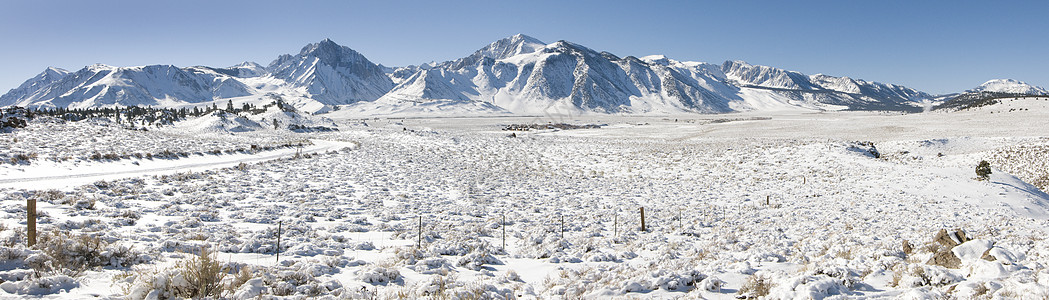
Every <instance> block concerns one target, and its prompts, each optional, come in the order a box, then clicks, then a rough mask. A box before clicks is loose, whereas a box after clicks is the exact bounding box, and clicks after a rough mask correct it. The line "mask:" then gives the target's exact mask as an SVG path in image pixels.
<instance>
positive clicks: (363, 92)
mask: <svg viewBox="0 0 1049 300" xmlns="http://www.w3.org/2000/svg"><path fill="white" fill-rule="evenodd" d="M268 69H269V71H270V72H272V73H273V76H274V77H276V78H279V79H283V80H284V81H286V82H287V83H288V85H289V86H290V87H293V88H304V89H305V91H306V93H307V94H308V95H309V96H310V98H312V99H314V100H317V101H319V102H321V103H324V104H330V105H335V104H350V103H355V102H359V101H372V100H375V99H378V98H379V97H381V96H382V95H383V94H386V92H388V91H390V89H391V88H393V81H391V80H390V78H389V77H387V76H386V74H385V73H384V72H383V69H382V68H380V67H379V66H378V65H376V64H374V63H372V62H371V61H369V60H368V59H367V58H365V57H364V55H361V54H360V53H357V51H353V49H350V48H349V47H345V46H340V45H338V44H336V43H335V42H333V41H332V40H329V39H325V40H323V41H320V42H319V43H314V44H309V45H306V47H303V48H302V51H300V52H299V54H297V55H288V54H285V55H281V56H280V57H278V58H277V59H276V60H274V61H273V62H272V63H270V66H269V68H268Z"/></svg>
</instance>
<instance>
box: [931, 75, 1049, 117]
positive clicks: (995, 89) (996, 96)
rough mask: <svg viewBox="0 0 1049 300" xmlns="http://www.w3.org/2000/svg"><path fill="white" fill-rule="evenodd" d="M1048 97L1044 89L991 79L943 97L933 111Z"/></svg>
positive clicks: (1005, 80)
mask: <svg viewBox="0 0 1049 300" xmlns="http://www.w3.org/2000/svg"><path fill="white" fill-rule="evenodd" d="M1044 95H1049V91H1046V89H1045V88H1042V87H1038V86H1034V85H1030V84H1027V83H1025V82H1022V81H1018V80H1013V79H992V80H989V81H987V82H984V83H983V84H981V85H979V86H977V87H975V88H972V89H969V90H966V91H965V92H962V93H955V94H948V95H943V96H941V97H940V98H941V99H943V101H942V102H941V103H940V104H939V105H937V106H936V107H934V108H933V109H938V110H939V109H943V110H963V109H970V108H976V107H981V106H987V105H993V104H996V103H999V102H1001V101H1000V99H1002V98H1016V97H1022V96H1044Z"/></svg>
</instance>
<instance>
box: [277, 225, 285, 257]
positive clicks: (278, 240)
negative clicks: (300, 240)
mask: <svg viewBox="0 0 1049 300" xmlns="http://www.w3.org/2000/svg"><path fill="white" fill-rule="evenodd" d="M283 226H284V221H277V264H278V265H279V264H280V230H281V227H283Z"/></svg>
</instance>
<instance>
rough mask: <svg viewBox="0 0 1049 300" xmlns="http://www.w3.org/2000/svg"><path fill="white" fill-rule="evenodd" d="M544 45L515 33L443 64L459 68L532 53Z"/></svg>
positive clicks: (455, 68)
mask: <svg viewBox="0 0 1049 300" xmlns="http://www.w3.org/2000/svg"><path fill="white" fill-rule="evenodd" d="M544 46H546V43H543V42H542V41H540V40H538V39H536V38H533V37H530V36H527V35H523V34H515V35H513V36H510V37H507V38H504V39H501V40H498V41H495V42H492V43H491V44H488V46H484V48H481V49H480V50H477V51H475V52H474V53H473V54H470V56H467V57H464V58H460V59H457V60H454V61H450V62H446V63H444V64H441V65H443V66H444V67H446V68H447V69H450V70H459V69H463V68H467V67H472V66H476V65H477V64H479V63H481V62H482V61H484V60H486V59H488V60H498V59H504V58H508V57H513V56H517V55H520V54H525V53H532V52H535V51H537V50H539V49H542V48H543V47H544Z"/></svg>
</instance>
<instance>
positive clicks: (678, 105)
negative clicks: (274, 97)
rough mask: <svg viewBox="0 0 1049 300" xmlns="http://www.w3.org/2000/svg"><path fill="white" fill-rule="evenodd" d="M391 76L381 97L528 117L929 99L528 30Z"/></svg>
mask: <svg viewBox="0 0 1049 300" xmlns="http://www.w3.org/2000/svg"><path fill="white" fill-rule="evenodd" d="M388 74H390V75H391V76H392V77H394V78H395V81H396V82H398V85H397V86H396V87H394V89H393V90H392V91H391V92H390V93H388V94H386V95H385V96H383V98H382V99H381V100H380V101H383V102H387V103H390V104H396V103H403V104H405V105H415V104H417V103H425V102H427V101H434V100H444V101H457V102H462V103H467V102H471V101H474V102H476V101H481V102H488V103H492V104H495V105H496V106H498V107H501V108H503V109H506V110H509V111H511V112H514V113H525V114H534V113H544V114H548V113H551V112H560V113H563V112H568V113H594V112H596V113H649V112H655V113H680V112H700V113H720V112H730V111H749V110H759V109H770V108H776V109H780V108H791V107H792V108H794V109H798V108H802V109H840V108H852V109H891V110H915V109H919V107H921V101H922V100H923V99H928V98H931V96H930V95H928V94H926V93H923V92H920V91H917V90H914V89H910V88H907V87H903V86H898V85H892V84H881V83H876V82H868V81H863V80H856V79H851V78H848V77H833V76H827V75H822V74H817V75H812V76H809V75H805V74H802V73H798V72H794V71H787V70H782V69H777V68H773V67H767V66H755V65H750V64H747V63H745V62H742V61H728V62H725V63H724V64H722V65H721V66H718V65H714V64H708V63H701V62H679V61H674V60H671V59H668V58H666V57H664V56H660V55H654V56H646V57H643V58H640V59H639V58H636V57H633V56H627V57H623V58H620V57H618V56H616V55H614V54H611V53H608V52H598V51H595V50H592V49H590V48H587V47H584V46H582V45H579V44H575V43H571V42H567V41H559V42H556V43H553V44H549V45H543V44H542V42H540V41H539V40H537V39H535V38H531V37H528V36H525V35H520V34H519V35H514V36H511V37H508V38H505V39H502V40H499V41H496V42H494V43H492V44H490V45H488V46H486V47H484V48H481V49H480V50H478V51H476V52H474V53H473V54H471V55H470V56H467V57H464V58H460V59H457V60H453V61H448V62H444V63H439V64H432V65H423V66H419V67H414V66H413V67H408V68H401V69H396V70H392V69H391V70H390V71H389V72H388ZM408 74H411V75H408ZM754 89H764V90H767V91H763V92H758V91H754Z"/></svg>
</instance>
